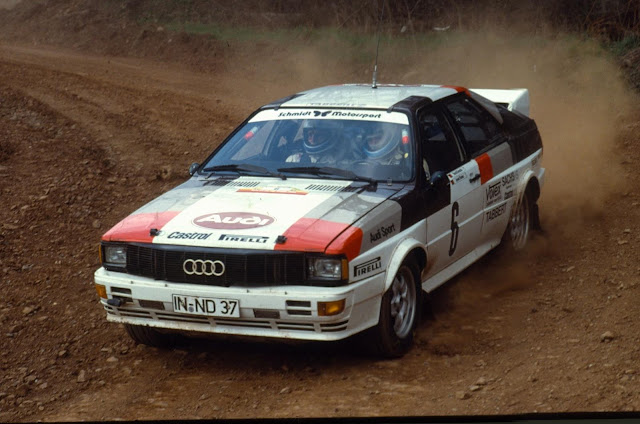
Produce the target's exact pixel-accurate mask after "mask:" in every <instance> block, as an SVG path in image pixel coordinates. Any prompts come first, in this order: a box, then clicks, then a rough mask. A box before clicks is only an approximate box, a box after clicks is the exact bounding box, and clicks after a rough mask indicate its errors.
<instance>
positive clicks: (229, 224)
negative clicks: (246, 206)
mask: <svg viewBox="0 0 640 424" xmlns="http://www.w3.org/2000/svg"><path fill="white" fill-rule="evenodd" d="M274 221H275V219H274V218H273V217H270V216H269V215H264V214H261V213H248V212H217V213H210V214H207V215H201V216H199V217H197V218H195V219H194V220H193V223H194V224H195V225H198V226H200V227H204V228H212V229H217V230H241V229H249V228H257V227H264V226H265V225H269V224H271V223H273V222H274Z"/></svg>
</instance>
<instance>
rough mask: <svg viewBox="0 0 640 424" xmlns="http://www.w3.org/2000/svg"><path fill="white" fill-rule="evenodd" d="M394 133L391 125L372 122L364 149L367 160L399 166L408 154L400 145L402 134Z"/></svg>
mask: <svg viewBox="0 0 640 424" xmlns="http://www.w3.org/2000/svg"><path fill="white" fill-rule="evenodd" d="M394 132H395V131H394V128H393V126H391V125H385V124H383V123H382V122H372V123H371V124H370V125H369V128H368V130H367V133H366V135H365V143H364V145H363V149H362V150H363V153H364V156H365V159H366V160H371V161H374V162H376V163H379V164H381V165H398V164H399V163H400V162H401V161H402V159H404V158H405V157H406V153H405V152H404V151H403V150H402V147H401V145H400V141H401V140H402V138H401V136H400V134H394Z"/></svg>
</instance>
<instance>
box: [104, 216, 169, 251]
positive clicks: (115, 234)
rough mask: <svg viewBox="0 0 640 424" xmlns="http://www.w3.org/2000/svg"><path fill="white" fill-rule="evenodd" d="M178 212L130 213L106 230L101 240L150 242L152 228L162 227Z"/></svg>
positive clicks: (151, 239)
mask: <svg viewBox="0 0 640 424" xmlns="http://www.w3.org/2000/svg"><path fill="white" fill-rule="evenodd" d="M179 213H180V212H178V211H168V212H158V213H141V214H137V215H130V216H128V217H126V218H125V219H123V220H122V221H120V222H119V223H118V224H116V225H115V226H114V227H113V228H112V229H110V230H109V231H107V232H106V233H105V234H104V235H103V236H102V240H103V241H130V242H139V243H151V242H152V241H153V237H152V236H151V235H150V234H149V231H150V230H151V229H152V228H155V229H157V230H160V229H162V227H164V226H165V225H166V224H167V222H169V221H171V220H172V219H173V218H175V217H176V215H178V214H179Z"/></svg>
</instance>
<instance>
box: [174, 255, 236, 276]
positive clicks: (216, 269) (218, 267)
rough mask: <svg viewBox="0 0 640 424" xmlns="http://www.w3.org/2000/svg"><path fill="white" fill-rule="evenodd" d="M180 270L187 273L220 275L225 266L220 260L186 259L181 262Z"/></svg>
mask: <svg viewBox="0 0 640 424" xmlns="http://www.w3.org/2000/svg"><path fill="white" fill-rule="evenodd" d="M182 270H183V271H184V273H185V274H187V275H209V276H211V275H215V276H216V277H220V276H221V275H222V274H224V270H225V268H224V263H223V262H222V261H210V260H206V261H204V260H202V259H187V260H186V261H184V263H183V264H182Z"/></svg>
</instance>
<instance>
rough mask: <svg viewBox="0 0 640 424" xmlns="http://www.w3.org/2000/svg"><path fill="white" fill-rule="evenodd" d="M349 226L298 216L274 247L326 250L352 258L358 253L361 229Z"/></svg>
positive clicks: (297, 249)
mask: <svg viewBox="0 0 640 424" xmlns="http://www.w3.org/2000/svg"><path fill="white" fill-rule="evenodd" d="M349 227H350V226H349V224H342V223H339V222H332V221H325V220H322V219H313V218H300V219H299V220H298V221H296V223H295V224H293V225H292V226H291V227H289V228H288V229H287V231H285V232H284V234H283V235H284V236H285V237H286V238H287V240H286V241H285V242H284V243H282V244H276V245H275V247H274V249H275V250H293V251H299V252H325V250H326V253H329V254H332V255H340V254H344V255H346V256H347V259H349V260H352V259H353V258H355V257H356V256H358V255H359V254H360V246H361V245H362V230H361V229H360V228H357V227H351V228H349ZM345 230H346V231H345ZM336 236H337V238H336ZM334 239H335V240H334ZM329 244H331V245H330V246H329Z"/></svg>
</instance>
